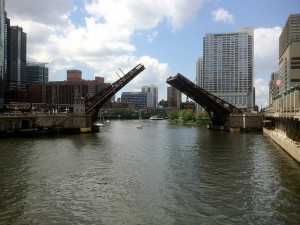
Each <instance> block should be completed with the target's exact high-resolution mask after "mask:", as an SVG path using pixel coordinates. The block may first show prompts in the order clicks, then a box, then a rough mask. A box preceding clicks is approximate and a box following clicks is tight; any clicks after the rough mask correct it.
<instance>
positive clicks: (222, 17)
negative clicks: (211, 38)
mask: <svg viewBox="0 0 300 225" xmlns="http://www.w3.org/2000/svg"><path fill="white" fill-rule="evenodd" d="M211 14H212V16H213V20H214V21H223V22H227V23H234V17H233V15H231V14H229V13H228V11H227V10H225V9H223V8H220V9H217V10H215V11H213V12H212V13H211Z"/></svg>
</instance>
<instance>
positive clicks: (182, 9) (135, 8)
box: [86, 0, 208, 30]
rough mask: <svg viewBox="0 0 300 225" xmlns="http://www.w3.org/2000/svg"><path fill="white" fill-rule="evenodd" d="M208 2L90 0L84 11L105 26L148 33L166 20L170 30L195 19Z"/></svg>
mask: <svg viewBox="0 0 300 225" xmlns="http://www.w3.org/2000/svg"><path fill="white" fill-rule="evenodd" d="M206 1H208V0H190V1H188V2H187V1H185V0H153V1H148V0H140V1H136V0H127V1H122V0H92V3H91V4H87V5H86V10H87V12H88V13H90V14H91V15H92V16H94V17H95V18H97V19H100V20H101V19H103V20H104V21H105V23H107V24H118V25H120V26H126V27H127V28H129V29H151V28H155V27H156V26H157V25H158V24H159V23H161V22H163V21H164V20H165V19H167V21H168V23H169V24H170V26H171V27H172V30H176V29H180V28H181V27H182V26H183V24H184V23H185V22H187V21H190V20H192V19H194V18H195V17H196V15H197V12H198V11H199V10H200V9H201V8H202V7H203V5H204V3H205V2H206Z"/></svg>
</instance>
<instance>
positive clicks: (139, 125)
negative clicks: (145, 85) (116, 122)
mask: <svg viewBox="0 0 300 225" xmlns="http://www.w3.org/2000/svg"><path fill="white" fill-rule="evenodd" d="M141 121H142V115H141V110H140V112H139V123H138V125H137V126H136V128H137V129H142V128H143V126H142V123H141Z"/></svg>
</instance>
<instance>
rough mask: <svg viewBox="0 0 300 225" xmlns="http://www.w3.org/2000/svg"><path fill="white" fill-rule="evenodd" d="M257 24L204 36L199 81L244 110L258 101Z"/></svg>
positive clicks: (250, 107)
mask: <svg viewBox="0 0 300 225" xmlns="http://www.w3.org/2000/svg"><path fill="white" fill-rule="evenodd" d="M253 57H254V28H253V27H241V28H239V29H238V32H231V33H209V34H206V35H205V37H204V40H203V74H202V76H201V74H200V76H199V78H198V81H199V84H201V82H202V86H201V85H199V86H200V87H202V88H203V89H205V90H206V91H208V92H210V93H212V94H213V95H216V96H218V97H220V98H222V99H224V100H225V101H227V102H229V103H231V104H233V105H235V106H236V107H237V108H239V109H242V110H251V109H252V108H253V106H254V104H255V97H254V88H253V76H254V73H253V67H254V65H253V62H254V58H253Z"/></svg>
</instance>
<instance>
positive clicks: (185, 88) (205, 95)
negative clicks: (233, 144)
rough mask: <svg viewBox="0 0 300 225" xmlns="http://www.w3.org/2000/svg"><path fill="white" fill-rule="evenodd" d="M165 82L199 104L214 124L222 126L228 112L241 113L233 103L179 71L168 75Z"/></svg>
mask: <svg viewBox="0 0 300 225" xmlns="http://www.w3.org/2000/svg"><path fill="white" fill-rule="evenodd" d="M167 83H168V84H170V85H171V86H173V87H175V88H176V89H178V90H179V91H181V92H182V93H184V94H185V95H186V96H188V97H189V98H191V99H193V100H194V101H195V102H197V103H198V104H199V105H201V106H202V107H203V108H204V109H205V110H206V111H207V112H208V114H209V116H210V118H211V121H212V123H213V124H214V125H217V126H224V125H225V123H226V122H227V121H228V119H229V116H230V113H241V110H239V109H238V108H236V107H235V106H234V105H232V104H230V103H228V102H226V101H224V100H223V99H221V98H219V97H217V96H215V95H213V94H211V93H209V92H208V91H206V90H204V89H203V88H201V87H199V86H197V85H196V84H194V83H193V82H191V81H190V80H188V79H187V78H186V77H184V76H183V75H181V74H180V73H178V74H177V75H176V76H175V77H169V78H168V79H167Z"/></svg>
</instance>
